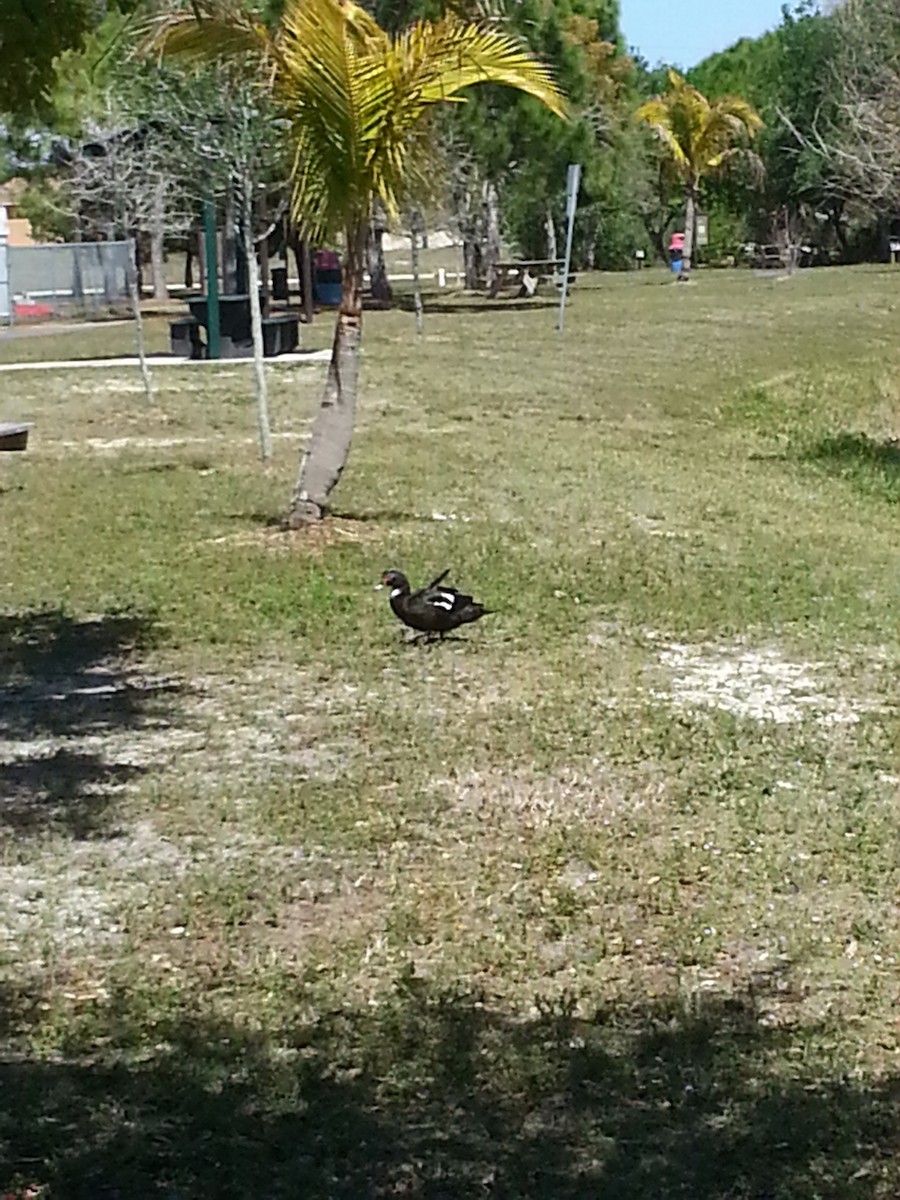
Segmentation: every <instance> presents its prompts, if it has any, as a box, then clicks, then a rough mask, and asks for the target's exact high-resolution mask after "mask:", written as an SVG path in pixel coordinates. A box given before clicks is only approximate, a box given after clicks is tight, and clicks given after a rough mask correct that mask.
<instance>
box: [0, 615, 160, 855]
mask: <svg viewBox="0 0 900 1200" xmlns="http://www.w3.org/2000/svg"><path fill="white" fill-rule="evenodd" d="M155 637H156V629H155V622H154V620H153V618H152V617H148V616H144V615H141V614H135V613H109V614H105V615H103V616H99V617H96V618H76V617H72V616H69V615H68V614H66V613H64V612H61V611H59V610H55V609H40V610H37V611H32V612H25V613H4V614H0V827H2V826H4V825H5V826H7V827H8V828H12V829H17V830H20V831H30V832H34V831H36V830H38V829H40V828H41V827H43V826H45V825H51V826H55V827H61V828H64V829H66V830H67V831H68V832H70V833H71V834H73V835H75V836H78V837H83V836H87V835H88V834H90V833H92V832H95V831H96V830H97V829H98V823H99V819H100V817H101V815H102V813H103V811H104V809H105V808H106V806H107V805H108V803H109V801H110V799H111V798H112V796H113V795H114V794H115V792H116V791H117V790H119V788H121V786H122V785H123V784H124V783H125V782H126V781H127V780H128V779H130V778H132V777H133V776H134V775H136V774H138V773H139V772H140V770H141V769H142V768H141V767H140V766H139V765H138V764H137V763H135V762H134V761H132V760H131V759H129V758H126V759H123V760H121V761H116V760H115V756H113V757H112V758H110V756H109V747H108V745H107V743H108V742H109V741H110V739H112V738H114V737H116V735H120V734H123V733H128V732H133V733H134V735H135V738H138V737H139V733H140V731H142V730H148V729H150V728H154V729H166V728H168V727H169V724H170V718H169V712H168V704H169V701H170V700H171V697H172V696H173V694H174V693H176V692H178V691H179V690H180V685H179V684H178V683H176V682H174V681H172V680H168V679H162V678H153V677H148V676H146V675H143V674H141V673H140V672H139V671H137V670H136V669H135V668H134V667H133V666H131V665H130V661H129V660H130V656H131V655H132V654H134V653H136V652H139V651H141V650H144V649H146V648H148V647H149V646H150V645H152V644H153V642H154V640H155Z"/></svg>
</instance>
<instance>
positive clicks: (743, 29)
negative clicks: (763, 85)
mask: <svg viewBox="0 0 900 1200" xmlns="http://www.w3.org/2000/svg"><path fill="white" fill-rule="evenodd" d="M783 2H784V0H620V3H621V12H622V18H621V26H622V31H623V33H624V34H625V41H626V43H627V44H628V45H629V46H636V47H637V49H638V50H640V52H641V54H643V56H644V58H646V59H648V60H649V62H650V65H651V66H654V65H655V64H656V63H657V62H659V61H660V60H663V61H665V62H670V63H674V64H676V65H678V66H682V67H685V68H687V67H693V66H694V65H695V64H696V63H698V62H699V61H700V60H701V59H702V58H705V57H706V56H707V54H712V53H713V51H714V50H725V49H726V48H727V47H728V46H731V45H733V44H734V43H735V42H736V41H737V40H738V38H742V37H758V36H759V34H761V33H764V32H765V31H766V30H767V29H774V28H775V26H776V25H780V24H781V6H782V4H783Z"/></svg>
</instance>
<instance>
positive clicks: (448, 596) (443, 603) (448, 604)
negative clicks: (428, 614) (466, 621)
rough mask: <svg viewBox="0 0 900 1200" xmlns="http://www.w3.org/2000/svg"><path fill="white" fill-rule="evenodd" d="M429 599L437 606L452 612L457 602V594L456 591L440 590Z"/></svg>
mask: <svg viewBox="0 0 900 1200" xmlns="http://www.w3.org/2000/svg"><path fill="white" fill-rule="evenodd" d="M429 600H430V602H431V603H432V604H433V605H434V607H435V608H443V609H446V610H447V612H450V611H451V610H452V608H453V605H454V604H455V603H456V594H455V593H454V592H438V593H437V594H436V595H434V596H430V597H429Z"/></svg>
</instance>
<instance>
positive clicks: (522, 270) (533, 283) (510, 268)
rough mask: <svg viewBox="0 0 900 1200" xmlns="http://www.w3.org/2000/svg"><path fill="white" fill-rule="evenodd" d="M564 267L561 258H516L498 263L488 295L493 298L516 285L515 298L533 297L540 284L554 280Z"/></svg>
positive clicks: (563, 260) (563, 261)
mask: <svg viewBox="0 0 900 1200" xmlns="http://www.w3.org/2000/svg"><path fill="white" fill-rule="evenodd" d="M565 265H566V264H565V259H562V258H517V259H514V260H512V261H510V262H498V263H497V264H496V265H495V267H494V281H493V283H492V284H491V289H490V295H491V297H494V296H496V295H497V293H498V292H500V291H501V290H502V289H503V288H506V287H509V286H510V285H511V284H512V285H515V284H518V289H519V290H518V291H517V293H516V295H517V296H533V295H534V294H535V292H537V290H538V288H539V287H540V286H541V284H542V283H545V282H546V281H547V280H548V279H556V278H557V277H558V276H559V275H560V274H561V273H562V269H563V267H564V266H565Z"/></svg>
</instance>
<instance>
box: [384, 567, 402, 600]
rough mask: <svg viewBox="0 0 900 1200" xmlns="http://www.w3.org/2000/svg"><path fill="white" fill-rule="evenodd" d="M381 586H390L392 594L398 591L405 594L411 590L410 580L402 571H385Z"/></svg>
mask: <svg viewBox="0 0 900 1200" xmlns="http://www.w3.org/2000/svg"><path fill="white" fill-rule="evenodd" d="M380 586H381V587H386V588H390V589H391V595H392V596H393V595H394V594H395V593H398V592H399V593H400V594H401V595H403V594H405V593H406V592H408V591H409V580H408V579H407V578H406V576H405V575H404V574H403V572H402V571H385V572H384V574H383V575H382V576H381V584H380Z"/></svg>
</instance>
